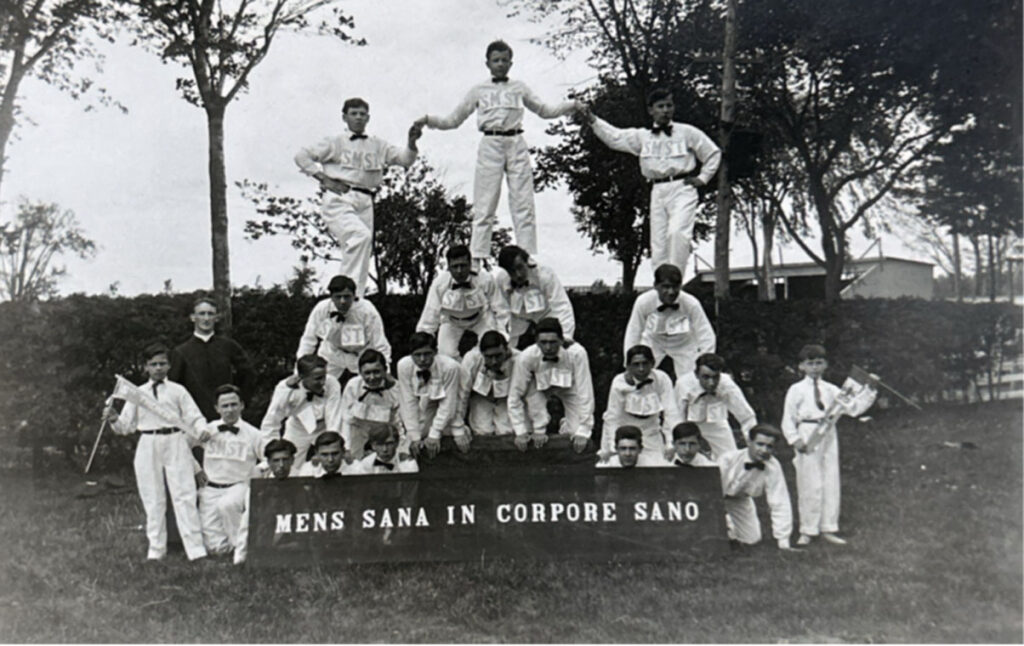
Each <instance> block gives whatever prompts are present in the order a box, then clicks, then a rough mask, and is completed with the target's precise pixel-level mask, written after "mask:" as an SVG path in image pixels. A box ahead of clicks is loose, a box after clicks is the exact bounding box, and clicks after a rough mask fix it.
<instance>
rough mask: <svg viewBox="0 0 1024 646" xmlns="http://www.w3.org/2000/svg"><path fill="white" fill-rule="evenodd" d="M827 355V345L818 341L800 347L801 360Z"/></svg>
mask: <svg viewBox="0 0 1024 646" xmlns="http://www.w3.org/2000/svg"><path fill="white" fill-rule="evenodd" d="M826 356H827V355H826V354H825V346H823V345H819V344H817V343H808V344H807V345H805V346H804V347H802V348H800V361H807V360H808V359H824V358H825V357H826Z"/></svg>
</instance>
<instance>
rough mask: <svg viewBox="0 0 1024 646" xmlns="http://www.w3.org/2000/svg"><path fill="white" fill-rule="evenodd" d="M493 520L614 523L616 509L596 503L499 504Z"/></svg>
mask: <svg viewBox="0 0 1024 646" xmlns="http://www.w3.org/2000/svg"><path fill="white" fill-rule="evenodd" d="M495 518H497V520H498V522H499V523H502V524H506V523H510V522H513V521H514V522H517V523H557V522H562V521H563V520H564V521H568V522H570V523H576V522H579V521H580V519H582V520H583V522H585V523H596V522H606V523H609V522H615V521H616V509H615V503H614V502H605V503H601V504H598V503H596V502H582V503H580V502H533V503H525V502H517V503H501V504H500V505H498V506H497V507H496V508H495Z"/></svg>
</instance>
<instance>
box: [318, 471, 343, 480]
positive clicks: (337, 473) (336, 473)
mask: <svg viewBox="0 0 1024 646" xmlns="http://www.w3.org/2000/svg"><path fill="white" fill-rule="evenodd" d="M320 477H321V478H340V477H341V472H340V471H331V472H330V473H325V474H323V475H322V476H320Z"/></svg>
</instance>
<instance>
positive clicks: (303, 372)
mask: <svg viewBox="0 0 1024 646" xmlns="http://www.w3.org/2000/svg"><path fill="white" fill-rule="evenodd" d="M326 367H327V360H326V359H324V358H323V357H321V356H319V355H316V354H304V355H302V356H301V357H299V359H298V360H297V361H296V362H295V370H296V371H297V372H298V373H299V377H308V376H309V375H311V374H313V371H314V370H316V369H317V368H326Z"/></svg>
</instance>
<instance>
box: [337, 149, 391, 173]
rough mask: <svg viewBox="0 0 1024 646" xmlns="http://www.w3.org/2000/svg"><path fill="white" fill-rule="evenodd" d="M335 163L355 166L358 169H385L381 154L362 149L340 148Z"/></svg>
mask: <svg viewBox="0 0 1024 646" xmlns="http://www.w3.org/2000/svg"><path fill="white" fill-rule="evenodd" d="M335 163H336V164H338V165H339V166H344V167H345V168H355V169H356V170H384V167H383V165H381V162H380V156H379V155H376V154H374V153H372V152H363V151H361V150H345V149H343V150H339V151H338V159H337V161H335Z"/></svg>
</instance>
